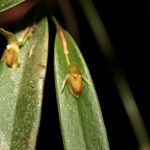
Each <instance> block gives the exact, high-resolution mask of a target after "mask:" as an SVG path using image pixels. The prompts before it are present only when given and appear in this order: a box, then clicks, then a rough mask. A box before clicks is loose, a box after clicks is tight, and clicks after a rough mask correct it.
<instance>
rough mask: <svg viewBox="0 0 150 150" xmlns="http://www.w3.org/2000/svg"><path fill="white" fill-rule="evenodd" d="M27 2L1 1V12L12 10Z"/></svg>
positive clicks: (21, 0)
mask: <svg viewBox="0 0 150 150" xmlns="http://www.w3.org/2000/svg"><path fill="white" fill-rule="evenodd" d="M24 1H25V0H0V12H2V11H5V10H7V9H10V8H12V7H14V6H16V5H18V4H20V3H22V2H24Z"/></svg>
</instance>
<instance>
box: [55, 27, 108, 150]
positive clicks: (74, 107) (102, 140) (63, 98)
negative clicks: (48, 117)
mask: <svg viewBox="0 0 150 150" xmlns="http://www.w3.org/2000/svg"><path fill="white" fill-rule="evenodd" d="M57 27H58V26H57ZM64 32H65V34H64V35H65V38H66V41H67V45H68V50H69V58H70V62H75V63H78V64H79V66H80V70H81V72H82V75H83V76H84V77H85V78H87V79H88V80H89V81H90V83H91V84H90V85H88V84H87V83H86V82H84V81H83V88H82V91H81V94H80V96H79V97H78V98H77V97H75V96H73V95H72V94H71V92H70V90H69V87H68V85H66V86H65V88H64V90H63V92H62V91H61V87H62V83H63V81H64V78H65V76H66V74H67V73H68V66H67V62H66V58H65V55H64V52H63V46H62V42H61V40H60V36H59V35H58V33H57V34H56V38H55V52H54V54H55V58H54V59H55V63H54V65H55V84H56V93H57V104H58V110H59V119H60V126H61V132H62V138H63V143H64V148H65V149H66V150H81V149H82V150H93V149H94V150H108V149H109V145H108V140H107V135H106V130H105V126H104V122H103V117H102V113H101V109H100V104H99V100H98V97H97V94H96V91H95V88H94V85H93V82H92V79H91V76H90V73H89V71H88V68H87V65H86V63H85V61H84V58H83V56H82V54H81V52H80V50H79V49H78V47H77V45H76V43H75V41H74V40H73V39H72V37H71V36H70V35H69V33H68V32H66V31H64Z"/></svg>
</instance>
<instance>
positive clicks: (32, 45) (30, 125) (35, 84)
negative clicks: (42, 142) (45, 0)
mask: <svg viewBox="0 0 150 150" xmlns="http://www.w3.org/2000/svg"><path fill="white" fill-rule="evenodd" d="M39 12H40V13H39V14H37V16H38V21H35V22H34V33H33V34H32V36H31V37H30V39H28V40H27V41H26V43H25V45H24V46H23V47H21V49H20V61H21V64H20V67H19V68H17V69H12V68H9V67H7V65H6V63H5V62H4V61H1V62H0V149H1V150H6V149H15V150H16V149H17V150H19V149H20V150H27V149H35V144H36V138H37V134H38V129H39V123H40V117H41V105H42V96H43V84H44V79H45V72H46V67H47V55H48V23H47V18H46V17H45V16H44V15H43V14H41V10H40V11H39ZM32 15H33V14H32ZM28 18H30V17H29V16H28ZM32 18H33V17H32ZM28 22H31V20H29V19H28V20H26V21H23V23H22V25H21V27H20V26H19V29H21V30H20V31H18V32H16V33H15V35H16V36H17V39H19V38H20V36H21V34H22V32H23V31H24V30H25V28H26V27H27V25H28Z"/></svg>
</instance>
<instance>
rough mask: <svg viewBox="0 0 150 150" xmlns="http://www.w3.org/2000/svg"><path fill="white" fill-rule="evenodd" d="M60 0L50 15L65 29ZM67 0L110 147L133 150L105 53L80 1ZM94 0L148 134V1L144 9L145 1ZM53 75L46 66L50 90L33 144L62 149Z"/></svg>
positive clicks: (131, 134)
mask: <svg viewBox="0 0 150 150" xmlns="http://www.w3.org/2000/svg"><path fill="white" fill-rule="evenodd" d="M58 1H59V0H58ZM58 1H57V3H54V5H53V6H55V7H52V9H51V10H50V13H52V14H53V15H55V16H56V18H57V19H58V20H59V22H60V23H61V25H62V26H63V27H64V28H65V29H68V28H67V25H66V22H65V19H64V16H63V14H62V11H61V9H62V8H61V7H62V6H60V2H58ZM61 2H62V1H61ZM70 2H71V6H72V9H73V12H74V14H75V19H76V23H77V25H78V32H77V29H76V28H73V29H72V30H70V32H71V33H72V34H74V35H73V36H74V37H75V38H76V41H77V42H78V45H79V47H80V49H81V51H82V54H83V56H84V58H85V60H86V62H87V64H88V67H89V70H90V72H91V75H92V78H93V81H94V84H95V88H96V90H97V93H98V97H99V99H100V104H101V109H102V113H103V118H104V122H105V126H106V130H107V135H108V140H109V144H110V149H112V150H113V149H114V150H120V149H121V150H127V149H130V150H136V149H138V148H139V147H138V143H137V140H136V137H135V134H134V132H133V130H132V127H131V124H130V122H129V120H128V116H127V115H126V112H125V109H124V107H123V104H122V102H121V100H120V97H119V95H118V92H117V90H116V87H115V85H114V82H113V80H112V77H111V74H110V71H109V69H108V65H107V62H106V60H105V59H104V57H103V54H102V52H101V49H100V48H99V46H98V44H97V41H96V39H95V37H94V35H93V32H92V30H91V28H90V26H89V23H88V22H87V20H86V17H85V15H84V13H83V11H82V8H81V7H80V4H79V2H78V1H73V0H72V1H70ZM93 2H94V4H95V6H96V8H97V10H98V13H99V15H100V16H101V19H102V21H103V23H104V26H105V28H106V30H107V33H108V35H109V37H110V40H111V42H112V44H113V47H114V49H115V53H116V55H117V59H118V61H119V63H120V66H121V68H122V69H123V71H124V73H125V76H126V78H127V81H128V83H129V85H130V88H131V90H132V93H133V95H134V97H135V100H136V102H137V105H138V108H139V111H140V112H141V115H142V118H143V121H144V123H145V126H146V129H147V132H148V133H150V121H149V114H150V109H149V95H148V93H149V90H148V89H149V88H148V86H149V82H148V77H149V76H148V69H149V59H148V56H149V55H148V51H149V42H148V38H146V35H147V37H148V35H149V34H148V30H149V29H148V26H149V19H148V18H149V17H150V16H149V15H150V11H149V9H148V8H149V7H148V3H147V5H146V7H147V11H145V3H144V1H141V2H138V1H135V0H133V1H130V0H126V1H117V0H114V1H111V0H101V1H99V0H94V1H93ZM147 2H148V1H147ZM149 6H150V5H149ZM145 12H146V13H145ZM63 13H64V12H63ZM64 14H65V13H64ZM49 21H50V25H49V26H50V27H49V30H50V35H52V36H50V53H51V54H50V55H49V64H48V67H51V68H52V67H53V43H54V35H55V28H54V24H53V23H52V21H51V19H49ZM70 21H72V19H70ZM68 24H69V23H68ZM70 24H71V23H70ZM70 28H71V27H70ZM52 78H54V76H53V72H51V69H49V70H48V72H47V78H46V85H45V91H51V94H49V93H48V92H45V93H46V94H45V98H44V103H43V112H42V122H41V127H40V133H39V139H38V143H37V148H39V147H40V146H42V147H43V146H44V147H45V148H46V147H49V148H51V147H52V146H54V147H55V148H56V149H63V144H62V139H61V132H60V127H59V119H58V113H57V104H56V101H55V99H53V98H55V94H54V89H52V88H51V87H54V81H53V83H52ZM49 84H51V85H49ZM39 149H40V148H39Z"/></svg>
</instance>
